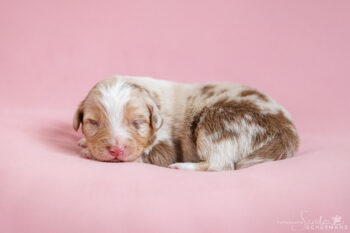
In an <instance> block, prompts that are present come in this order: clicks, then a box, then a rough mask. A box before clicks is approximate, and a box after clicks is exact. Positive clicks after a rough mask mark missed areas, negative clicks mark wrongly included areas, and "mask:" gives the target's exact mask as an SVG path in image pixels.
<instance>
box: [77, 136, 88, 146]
mask: <svg viewBox="0 0 350 233" xmlns="http://www.w3.org/2000/svg"><path fill="white" fill-rule="evenodd" d="M78 145H79V146H81V147H83V148H86V147H87V142H86V138H82V139H80V140H79V141H78Z"/></svg>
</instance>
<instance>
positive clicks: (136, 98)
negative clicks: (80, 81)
mask: <svg viewBox="0 0 350 233" xmlns="http://www.w3.org/2000/svg"><path fill="white" fill-rule="evenodd" d="M80 125H82V132H83V134H84V136H85V138H83V139H82V140H81V141H80V142H79V144H80V145H81V146H82V147H83V149H82V153H83V154H84V155H85V156H87V157H90V158H93V159H96V160H100V161H116V162H144V163H151V164H155V165H159V166H163V167H170V168H175V169H184V170H200V171H219V170H233V169H240V168H245V167H249V166H252V165H254V164H257V163H261V162H265V161H273V160H280V159H285V158H288V157H291V156H293V154H294V153H295V152H296V150H297V148H298V144H299V139H298V135H297V131H296V128H295V126H294V124H293V122H292V119H291V116H290V114H289V113H288V112H287V111H286V109H285V108H283V107H282V106H281V105H279V104H277V103H276V101H275V100H273V99H272V98H271V97H269V96H267V95H266V94H263V93H262V92H259V91H258V90H255V89H253V88H250V87H247V86H243V85H238V84H231V83H205V84H182V83H175V82H169V81H163V80H156V79H153V78H147V77H130V76H116V77H112V78H109V79H106V80H103V81H101V82H99V83H97V84H96V85H95V86H94V87H93V88H92V89H91V90H90V92H89V93H88V95H87V97H86V98H85V99H84V100H83V101H82V102H81V103H80V104H79V106H78V109H77V110H76V113H75V115H74V119H73V127H74V129H75V130H78V129H79V127H80Z"/></svg>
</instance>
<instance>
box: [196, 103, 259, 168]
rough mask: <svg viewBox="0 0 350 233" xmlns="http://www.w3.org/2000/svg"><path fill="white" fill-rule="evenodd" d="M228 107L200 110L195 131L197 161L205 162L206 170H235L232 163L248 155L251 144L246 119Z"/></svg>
mask: <svg viewBox="0 0 350 233" xmlns="http://www.w3.org/2000/svg"><path fill="white" fill-rule="evenodd" d="M230 110H231V109H230V108H227V107H226V108H225V107H220V108H209V109H204V110H203V111H202V112H201V113H200V116H199V117H198V118H199V121H198V124H197V125H196V129H195V130H194V137H195V140H196V148H197V153H198V155H199V158H200V160H203V161H207V162H208V169H207V170H209V171H220V170H234V169H235V163H236V162H237V161H238V160H239V159H240V158H242V157H244V156H245V155H248V154H249V153H250V152H251V150H252V146H251V143H250V140H249V137H251V135H250V132H249V130H250V129H249V127H250V126H248V124H247V123H246V119H244V118H243V117H237V116H236V114H233V113H232V112H231V111H230Z"/></svg>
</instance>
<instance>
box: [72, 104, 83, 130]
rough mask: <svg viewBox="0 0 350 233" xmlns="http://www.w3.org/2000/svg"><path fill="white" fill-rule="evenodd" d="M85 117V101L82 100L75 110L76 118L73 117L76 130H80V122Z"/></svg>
mask: <svg viewBox="0 0 350 233" xmlns="http://www.w3.org/2000/svg"><path fill="white" fill-rule="evenodd" d="M83 117H84V101H82V102H81V103H80V104H79V106H78V108H77V110H76V111H75V114H74V118H73V128H74V130H75V131H78V129H79V126H80V123H81V122H82V121H83Z"/></svg>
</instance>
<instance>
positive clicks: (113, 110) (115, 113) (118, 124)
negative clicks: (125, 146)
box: [99, 81, 131, 141]
mask: <svg viewBox="0 0 350 233" xmlns="http://www.w3.org/2000/svg"><path fill="white" fill-rule="evenodd" d="M99 89H100V91H101V94H102V97H101V104H102V105H103V106H104V108H105V111H106V113H107V117H108V120H109V121H110V124H111V133H112V134H113V135H114V137H115V138H118V139H119V140H121V141H123V140H126V139H127V138H128V137H129V136H128V132H127V130H126V126H123V122H122V121H123V118H124V111H125V106H126V104H127V102H128V101H129V100H130V98H131V87H130V86H129V85H128V84H126V83H125V82H123V81H117V82H116V83H115V84H113V85H105V86H101V87H100V88H99Z"/></svg>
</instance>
